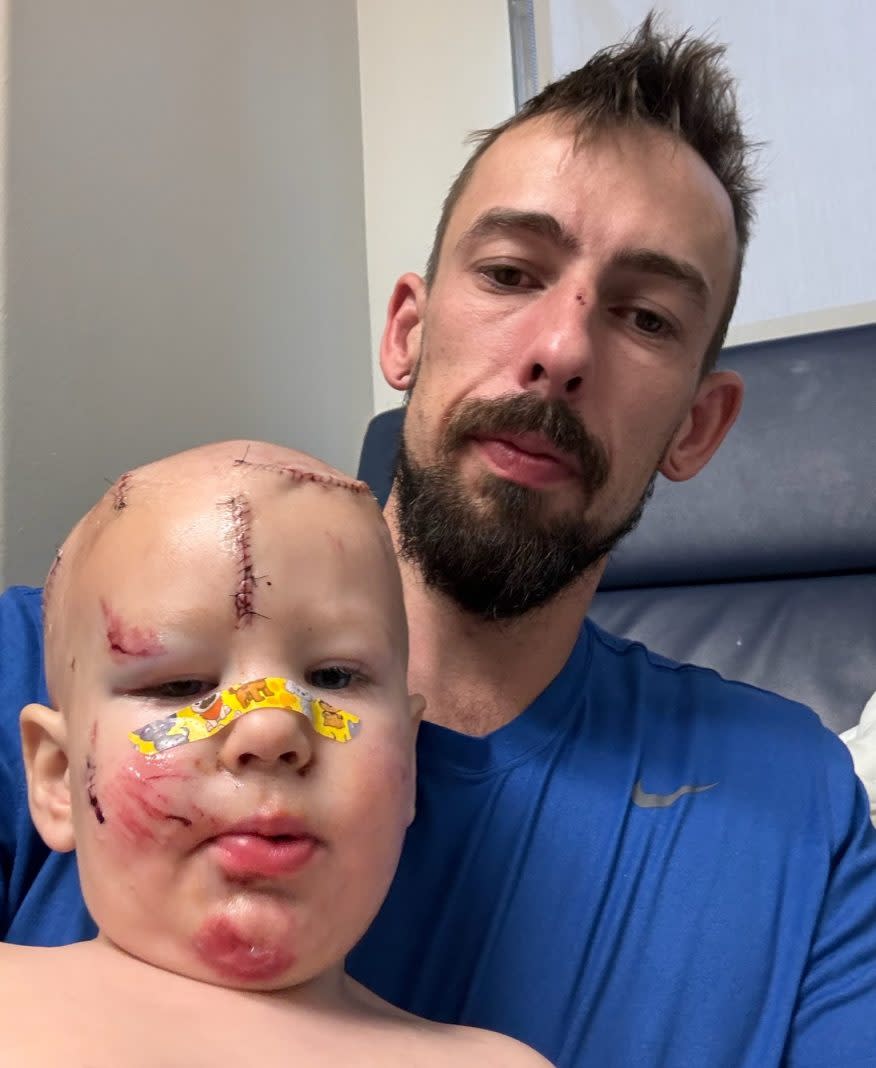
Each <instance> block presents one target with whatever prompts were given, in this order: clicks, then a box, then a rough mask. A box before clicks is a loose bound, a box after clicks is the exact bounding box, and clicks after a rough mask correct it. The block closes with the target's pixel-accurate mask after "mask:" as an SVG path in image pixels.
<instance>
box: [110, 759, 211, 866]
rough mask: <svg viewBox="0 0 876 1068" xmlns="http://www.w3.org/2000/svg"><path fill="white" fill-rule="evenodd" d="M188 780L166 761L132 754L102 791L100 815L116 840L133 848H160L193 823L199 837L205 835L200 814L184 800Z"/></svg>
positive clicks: (188, 777)
mask: <svg viewBox="0 0 876 1068" xmlns="http://www.w3.org/2000/svg"><path fill="white" fill-rule="evenodd" d="M192 778H193V776H192V775H190V774H188V773H187V772H184V771H181V770H179V769H178V768H175V767H173V766H171V764H170V762H169V761H167V760H166V759H163V758H159V759H158V760H155V759H152V760H147V759H146V758H145V757H143V756H142V755H141V754H139V753H135V754H134V755H133V756H132V757H131V758H130V759H129V760H128V762H127V763H126V764H125V765H124V767H122V768H120V769H119V771H117V772H116V774H115V775H114V776H113V777H112V778H111V779H110V781H109V782H108V783H107V785H106V788H105V789H104V790H103V806H102V807H103V812H104V813H105V814H106V818H108V819H109V820H111V821H112V824H113V827H114V829H115V830H116V833H117V834H118V835H119V836H120V838H122V839H123V840H124V841H126V842H127V843H129V844H133V845H142V844H143V843H150V842H154V843H158V844H163V843H165V842H166V841H167V840H168V839H169V838H170V837H171V836H173V835H174V834H176V833H178V832H179V831H180V830H186V829H188V828H189V827H191V826H192V823H193V822H195V821H197V822H198V825H199V831H200V833H209V827H208V826H206V824H208V823H209V821H208V820H207V818H206V816H205V814H204V812H203V811H202V810H201V809H200V808H199V807H198V806H197V805H195V804H193V803H192V802H191V801H190V800H189V799H188V798H187V797H186V783H188V782H189V781H190V780H191V779H192ZM175 794H176V795H177V796H174V795H175Z"/></svg>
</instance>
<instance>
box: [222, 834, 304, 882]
mask: <svg viewBox="0 0 876 1068" xmlns="http://www.w3.org/2000/svg"><path fill="white" fill-rule="evenodd" d="M319 848H320V842H319V841H318V840H317V839H316V838H314V837H313V836H312V835H309V834H301V835H291V834H281V835H264V834H255V833H251V832H233V833H229V834H220V835H217V836H216V837H215V838H212V839H211V840H210V849H211V850H212V851H213V853H214V854H215V856H216V860H217V862H218V864H219V866H220V868H222V870H223V871H224V872H225V874H226V875H227V876H229V877H230V878H232V879H258V878H263V879H264V878H276V877H277V876H282V875H295V874H296V873H297V872H299V871H301V870H302V868H304V867H306V866H307V865H308V864H309V863H310V861H311V860H312V859H313V858H314V856H315V854H316V853H317V851H318V850H319Z"/></svg>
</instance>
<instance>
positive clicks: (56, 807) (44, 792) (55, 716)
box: [21, 705, 75, 853]
mask: <svg viewBox="0 0 876 1068" xmlns="http://www.w3.org/2000/svg"><path fill="white" fill-rule="evenodd" d="M21 747H22V750H23V752H24V770H25V772H26V774H27V797H28V802H29V804H30V815H31V819H32V820H33V822H34V825H35V826H36V829H37V830H38V831H39V832H40V837H41V838H42V840H43V841H44V842H45V843H46V845H47V846H48V847H49V849H54V850H57V851H58V852H59V853H69V852H70V850H71V849H73V848H74V846H75V836H74V833H73V811H72V808H71V805H70V765H69V763H68V761H67V721H66V719H65V718H64V714H63V713H62V712H59V711H57V710H56V709H54V708H47V707H46V706H45V705H27V706H25V708H24V709H23V710H22V712H21Z"/></svg>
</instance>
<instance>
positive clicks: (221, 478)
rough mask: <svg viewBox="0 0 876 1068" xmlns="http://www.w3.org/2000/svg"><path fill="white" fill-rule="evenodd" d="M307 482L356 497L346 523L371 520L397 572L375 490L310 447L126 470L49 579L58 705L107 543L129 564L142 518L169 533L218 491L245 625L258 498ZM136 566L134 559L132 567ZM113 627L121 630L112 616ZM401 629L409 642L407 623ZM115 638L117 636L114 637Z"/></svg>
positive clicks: (260, 446) (188, 458) (260, 448)
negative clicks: (86, 591)
mask: <svg viewBox="0 0 876 1068" xmlns="http://www.w3.org/2000/svg"><path fill="white" fill-rule="evenodd" d="M305 487H311V488H312V490H315V491H316V492H318V493H331V494H332V497H334V496H335V495H338V496H343V497H344V498H347V499H348V501H349V504H348V505H347V506H346V507H345V508H344V510H345V512H347V513H349V515H348V518H347V519H345V521H344V525H345V527H347V526H348V525H349V523H351V522H362V523H363V524H369V523H370V524H371V525H372V526H373V529H374V531H375V533H376V535H377V537H378V538H380V539H381V540H382V541H383V543H384V546H385V553H386V558H387V561H388V562H391V570H392V571H395V563H394V556H393V552H392V545H391V541H390V538H389V533H388V531H387V529H386V526H385V524H384V522H383V517H382V514H381V512H380V508H379V506H378V504H377V502H376V500H375V499H374V496H373V495H372V493H371V491H370V490H369V488H368V486H367V485H366V484H365V483H364V482H360V481H358V480H356V479H352V478H350V477H349V476H348V475H345V474H343V473H342V472H340V471H337V470H336V469H334V468H333V467H331V466H330V465H328V464H326V463H324V462H323V461H321V460H318V459H316V458H314V457H312V456H309V455H307V454H306V453H302V452H298V451H296V450H294V449H289V448H284V447H282V446H279V445H271V444H267V443H264V442H257V441H224V442H217V443H214V444H210V445H204V446H201V447H199V448H195V449H191V450H189V451H187V452H183V453H178V454H176V455H174V456H170V457H167V458H165V459H161V460H158V461H156V462H154V463H150V464H147V465H145V466H143V467H140V468H137V469H136V470H133V471H128V472H126V473H125V474H123V475H122V476H121V477H120V478H119V479H118V480H117V481H116V482H115V483H114V484H113V485H112V486H110V488H109V489H108V490H107V491H106V493H105V494H104V495H103V497H102V498H101V499H100V500H99V501H98V502H97V503H96V504H95V505H94V507H93V508H91V509H90V511H89V512H88V513H87V514H86V515H85V516H84V517H83V518H82V519H81V520H80V521H79V522H78V523H77V524H76V526H75V527H74V528H73V530H72V531H71V532H70V534H69V535H68V537H67V539H66V540H65V542H64V544H63V545H62V547H61V548H60V549H59V550H58V552H57V554H56V557H55V560H54V562H53V564H52V567H51V569H50V571H49V574H48V577H47V579H46V584H45V593H44V605H45V611H44V618H45V645H46V653H45V656H46V679H47V684H48V689H49V693H50V695H51V697H52V700H53V702H55V703H56V704H58V703H59V702H60V701H61V693H62V690H63V686H64V680H65V678H67V677H68V676H69V674H70V672H71V670H75V661H74V660H73V659H72V658H71V656H70V655H69V646H70V641H71V626H73V625H74V624H75V621H76V619H77V602H76V598H77V597H79V596H80V595H82V593H83V584H84V585H85V586H88V585H89V584H90V582H91V579H92V578H93V577H94V574H95V572H96V571H97V572H100V571H101V570H102V567H101V561H100V555H99V554H100V551H101V549H102V548H104V547H107V546H109V545H112V547H113V548H112V551H111V552H110V556H111V557H112V558H113V559H114V560H116V562H118V561H119V559H120V556H121V558H122V562H123V558H124V555H125V549H124V547H125V545H126V544H128V545H129V546H130V547H131V548H133V545H134V543H135V542H136V541H137V540H139V539H137V538H136V537H135V535H134V532H135V531H136V530H138V528H140V527H141V526H142V525H143V524H146V523H149V524H152V525H154V524H155V521H156V515H157V513H158V519H159V523H160V525H161V526H163V527H165V528H167V529H168V530H169V529H171V528H172V526H173V524H174V523H175V522H176V521H177V520H178V519H179V518H180V517H181V516H182V515H184V514H185V512H187V511H189V512H190V511H192V509H193V507H194V506H195V505H196V502H199V503H201V504H203V503H204V501H205V500H206V499H207V498H208V497H209V496H210V495H211V494H212V495H213V496H214V497H215V509H216V512H217V513H218V514H219V515H222V514H223V513H224V519H225V522H224V526H225V528H226V529H225V537H224V539H223V540H224V542H225V544H224V550H225V552H226V554H227V555H229V556H230V557H231V558H232V559H233V562H234V567H235V570H236V581H235V582H234V584H233V587H232V588H229V602H230V603H229V608H230V610H232V611H234V613H235V614H236V616H237V621H238V625H241V626H243V625H246V624H247V623H248V622H249V621H250V620H251V619H253V618H254V617H255V616H257V615H258V614H259V610H258V607H257V600H258V595H257V585H258V574H257V571H256V562H255V561H254V560H253V558H252V547H251V528H252V523H253V520H254V516H255V513H256V510H257V508H258V502H259V500H260V499H262V498H263V497H266V496H276V495H278V494H286V493H289V492H291V491H294V490H296V489H299V488H305ZM289 507H290V508H294V507H295V502H294V500H292V499H290V501H289ZM356 517H358V518H356ZM152 529H154V526H153V528H152ZM135 563H136V560H135V559H133V558H132V559H131V564H132V565H133V564H135ZM402 619H403V617H402ZM107 628H108V632H111V631H112V621H111V620H108V621H107ZM402 634H403V641H404V642H405V643H406V628H405V627H403V628H402ZM108 640H110V641H111V640H112V634H111V633H110V634H109V639H108ZM71 664H73V665H74V666H73V667H72V668H71Z"/></svg>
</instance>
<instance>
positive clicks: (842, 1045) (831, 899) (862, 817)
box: [784, 738, 876, 1068]
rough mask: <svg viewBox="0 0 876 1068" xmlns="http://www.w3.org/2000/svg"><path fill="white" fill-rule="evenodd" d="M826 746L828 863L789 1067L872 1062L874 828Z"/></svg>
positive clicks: (845, 766) (843, 756)
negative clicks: (830, 858) (829, 820)
mask: <svg viewBox="0 0 876 1068" xmlns="http://www.w3.org/2000/svg"><path fill="white" fill-rule="evenodd" d="M828 742H829V744H828V745H826V746H825V761H824V775H823V784H822V789H823V790H824V791H825V792H826V798H825V800H826V803H827V805H828V807H829V810H830V812H831V815H832V828H833V841H832V855H833V864H832V868H831V873H830V879H829V881H828V885H827V890H826V892H825V897H824V904H823V908H822V911H821V917H820V919H819V922H818V926H817V928H816V931H815V936H814V938H813V940H812V945H811V947H810V952H809V964H808V967H807V971H806V975H805V976H804V979H803V982H802V984H801V987H800V995H799V999H798V1003H797V1010H796V1012H795V1015H794V1020H793V1023H792V1027H791V1033H790V1036H789V1040H788V1045H787V1048H786V1053H785V1059H784V1063H785V1065H786V1066H787V1068H836V1066H837V1065H842V1066H843V1068H872V1066H873V1065H874V1064H876V831H874V828H873V826H872V824H871V822H870V807H869V803H868V800H867V795H866V793H865V791H864V788H863V786H862V785H861V783H860V781H859V780H858V779H857V778H856V776H855V775H854V772H853V770H852V767H851V760H850V758H849V755H848V753H847V752H846V750H845V748H844V746H843V745H842V744H841V743H840V742H839V741H838V740H835V739H833V738H830V739H828Z"/></svg>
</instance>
